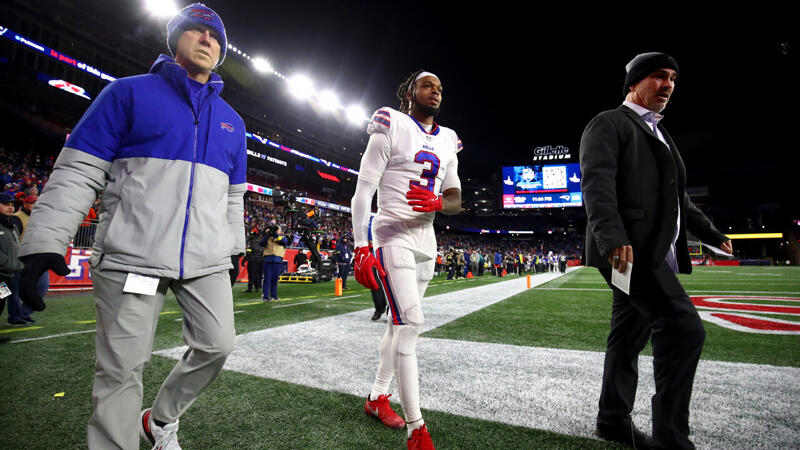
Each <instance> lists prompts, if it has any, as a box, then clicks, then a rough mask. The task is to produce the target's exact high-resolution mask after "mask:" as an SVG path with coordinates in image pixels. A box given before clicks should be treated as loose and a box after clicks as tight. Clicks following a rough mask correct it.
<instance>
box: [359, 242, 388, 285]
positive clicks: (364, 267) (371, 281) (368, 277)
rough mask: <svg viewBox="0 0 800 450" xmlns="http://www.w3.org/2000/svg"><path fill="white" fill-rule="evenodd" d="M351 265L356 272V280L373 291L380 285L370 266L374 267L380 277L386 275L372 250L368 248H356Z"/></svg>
mask: <svg viewBox="0 0 800 450" xmlns="http://www.w3.org/2000/svg"><path fill="white" fill-rule="evenodd" d="M353 267H354V272H355V273H356V281H358V283H359V284H360V285H362V286H364V287H365V288H367V289H370V290H373V291H374V290H377V289H379V288H380V286H378V281H377V280H375V275H374V274H373V273H372V268H373V267H374V268H375V269H376V270H377V271H378V273H379V274H380V275H381V276H382V277H385V276H386V272H385V271H384V270H383V267H381V263H380V262H378V260H377V259H375V256H373V254H372V252H370V251H369V248H367V247H358V248H356V252H355V256H354V257H353Z"/></svg>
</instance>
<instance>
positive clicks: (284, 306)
mask: <svg viewBox="0 0 800 450" xmlns="http://www.w3.org/2000/svg"><path fill="white" fill-rule="evenodd" d="M308 303H314V302H312V301H308V302H299V303H290V304H288V305H277V306H273V308H286V307H288V306H297V305H306V304H308Z"/></svg>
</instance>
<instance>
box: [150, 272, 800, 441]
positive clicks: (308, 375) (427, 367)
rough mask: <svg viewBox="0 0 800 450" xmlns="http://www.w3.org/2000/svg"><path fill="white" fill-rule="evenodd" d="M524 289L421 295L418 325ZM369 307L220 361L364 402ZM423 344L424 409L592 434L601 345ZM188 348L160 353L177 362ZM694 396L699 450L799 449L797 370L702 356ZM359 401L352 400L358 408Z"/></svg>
mask: <svg viewBox="0 0 800 450" xmlns="http://www.w3.org/2000/svg"><path fill="white" fill-rule="evenodd" d="M559 275H560V274H543V275H542V276H534V277H532V281H533V282H534V283H535V284H540V283H543V282H546V281H549V280H552V279H554V278H556V277H557V276H559ZM525 290H526V289H525V279H523V278H516V279H512V280H509V281H505V282H499V283H494V284H488V285H484V286H479V287H475V288H471V289H465V290H460V291H457V292H452V293H447V294H442V295H437V296H433V297H430V298H425V299H424V300H423V311H424V314H425V323H424V325H423V327H422V328H423V331H428V330H431V329H433V328H436V327H438V326H441V325H443V324H445V323H447V322H450V321H452V320H455V319H457V318H459V317H462V316H465V315H467V314H469V313H471V312H473V311H476V310H479V309H482V308H484V307H486V306H489V305H491V304H494V303H497V302H499V301H502V300H504V299H506V298H508V297H510V296H512V295H515V294H518V293H520V292H523V291H525ZM534 295H535V294H534ZM609 303H610V299H609ZM609 307H610V306H609ZM365 311H367V309H365V310H361V311H355V312H352V313H347V314H341V315H337V316H332V317H326V318H321V319H315V320H311V321H307V322H301V323H295V324H291V325H285V326H281V327H276V328H269V329H265V330H260V331H256V332H252V333H247V334H243V335H239V336H237V337H236V349H235V350H234V352H233V353H232V354H231V356H230V357H229V358H228V360H227V362H226V364H225V368H226V369H228V370H233V371H237V372H240V373H245V374H249V375H254V376H259V377H264V378H271V379H276V380H281V381H286V382H291V383H294V384H300V385H304V386H309V387H312V388H318V389H324V390H330V391H336V392H343V393H346V394H350V395H353V396H355V397H357V398H358V399H360V398H362V397H363V396H364V395H366V393H367V392H369V389H370V386H371V384H372V381H373V378H374V375H375V370H376V368H377V364H378V343H379V342H380V337H381V336H382V335H383V333H384V331H385V327H386V322H385V320H386V319H385V318H384V319H381V320H380V321H379V322H380V323H376V322H371V321H370V320H369V318H368V316H365ZM265 343H269V345H266V344H265ZM417 348H418V351H417V355H418V358H419V366H420V402H421V405H422V407H423V408H427V409H433V410H437V411H443V412H447V413H451V414H456V415H462V416H467V417H473V418H477V419H482V420H490V421H496V422H503V423H508V424H512V425H520V426H525V427H529V428H536V429H542V430H549V431H554V432H557V433H562V434H569V435H576V436H583V437H593V435H594V423H595V418H596V414H597V399H598V397H599V391H600V380H601V378H602V371H603V358H604V354H603V353H602V352H590V351H577V350H558V349H550V348H535V347H523V346H514V345H504V344H493V343H478V342H467V341H457V340H451V339H435V338H426V337H421V338H420V339H419V342H418V345H417ZM185 349H186V347H179V348H172V349H166V350H162V351H158V352H155V354H156V355H161V356H166V357H169V358H173V359H178V358H180V357H181V355H182V354H183V353H184V351H185ZM365 355H367V356H370V357H365ZM640 361H641V363H640V364H639V370H640V374H641V376H640V377H639V387H638V391H639V395H638V396H637V397H638V398H637V401H636V404H635V407H634V411H633V418H634V421H635V422H636V424H637V426H638V427H639V428H641V429H643V430H649V429H650V427H651V419H650V417H651V413H650V397H651V396H652V394H653V393H654V387H653V374H652V358H650V357H641V358H640ZM332 373H335V374H337V375H336V376H331V374H332ZM393 392H395V393H396V389H395V390H394V391H393ZM693 392H694V394H693V398H692V404H691V419H690V420H691V422H690V425H691V427H692V431H693V436H692V439H693V440H694V442H695V444H696V445H697V446H698V447H699V448H749V447H752V445H753V443H754V442H755V443H758V445H759V446H763V447H765V448H795V447H800V435H798V433H797V430H798V429H800V412H798V410H797V408H796V399H797V398H800V368H795V367H775V366H766V365H757V364H742V363H727V362H718V361H701V362H700V365H699V367H698V372H697V376H696V380H695V384H694V390H693ZM395 397H396V396H395ZM359 401H360V400H359ZM360 408H361V404H360V403H358V401H356V400H354V405H353V414H356V413H358V412H359V410H360Z"/></svg>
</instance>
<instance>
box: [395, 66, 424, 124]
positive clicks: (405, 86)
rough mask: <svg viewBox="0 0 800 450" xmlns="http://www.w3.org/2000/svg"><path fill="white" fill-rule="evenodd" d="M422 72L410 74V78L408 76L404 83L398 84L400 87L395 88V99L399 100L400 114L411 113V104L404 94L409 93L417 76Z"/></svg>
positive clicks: (420, 70)
mask: <svg viewBox="0 0 800 450" xmlns="http://www.w3.org/2000/svg"><path fill="white" fill-rule="evenodd" d="M422 72H423V70H422V69H419V70H418V71H416V72H414V73H412V74H411V76H409V77H408V78H407V79H406V81H403V82H402V83H400V86H399V87H398V88H397V98H399V99H400V109H399V111H400V112H402V113H409V112H411V102H410V101H409V100H408V99H407V98H406V93H407V92H408V91H409V89H411V88H412V85H413V84H414V81H415V80H416V78H417V75H419V74H421V73H422ZM413 95H414V94H413V92H412V98H413Z"/></svg>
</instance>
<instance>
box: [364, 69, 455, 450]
mask: <svg viewBox="0 0 800 450" xmlns="http://www.w3.org/2000/svg"><path fill="white" fill-rule="evenodd" d="M397 94H398V97H399V98H400V100H401V105H400V111H397V110H394V109H391V108H385V107H384V108H381V109H379V110H377V111H376V112H375V114H373V116H372V119H371V120H370V122H369V125H367V133H369V134H370V138H369V142H368V143H367V149H366V151H365V152H364V156H363V158H362V159H361V170H360V174H359V176H358V183H357V184H356V192H355V195H353V199H352V203H351V205H352V211H353V212H352V214H353V235H354V238H355V245H356V252H355V253H356V256H355V266H356V280H357V281H358V282H359V283H361V284H362V285H364V286H365V287H367V288H370V289H377V288H378V284H377V283H376V282H375V279H374V276H373V272H372V269H373V267H378V272H379V274H380V275H381V276H380V278H381V283H382V285H383V288H384V290H385V294H386V299H387V300H388V302H389V307H390V309H391V311H392V320H391V321H389V324H388V327H387V329H386V333H385V334H384V336H383V341H382V342H381V357H380V363H379V365H378V371H377V375H376V376H375V382H374V383H373V385H372V391H371V392H370V394H369V396H367V399H366V402H365V405H364V411H365V412H367V413H368V414H371V415H374V416H376V417H377V418H378V419H380V420H381V421H382V422H383V423H384V424H385V425H387V426H389V427H394V428H400V427H402V426H403V425H404V424H405V423H404V421H403V419H402V418H400V417H399V416H398V415H397V414H396V413H395V412H394V411H393V410H392V408H391V406H390V404H389V400H388V398H389V395H390V394H389V385H390V383H391V381H392V377H393V376H394V375H396V376H397V386H398V393H399V395H400V404H401V405H402V407H403V413H404V415H405V418H406V420H405V422H407V425H408V428H407V436H408V441H407V445H408V448H409V449H418V448H425V449H428V448H433V442H432V441H431V437H430V434H429V433H428V428H427V427H426V426H425V421H424V420H423V419H422V412H421V411H420V407H419V376H418V368H417V354H416V346H417V337H418V336H419V331H420V326H421V325H422V324H423V321H424V316H423V314H422V297H423V296H424V295H425V290H426V288H427V287H428V283H429V282H430V280H431V278H433V268H434V262H435V258H436V235H435V234H434V230H433V218H434V216H435V213H436V212H437V211H441V212H443V213H445V214H457V213H458V212H459V211H461V181H460V180H459V178H458V157H457V155H456V154H457V153H458V152H459V151H460V150H461V141H460V140H459V139H458V136H456V133H455V132H454V131H453V130H450V129H448V128H444V127H440V126H439V125H437V124H436V123H434V122H433V119H434V117H435V116H436V115H437V114H438V112H439V105H440V103H441V101H442V84H441V82H440V81H439V77H437V76H436V75H434V74H432V73H430V72H423V71H418V72H417V73H414V74H412V75H411V77H409V78H408V79H407V80H406V81H405V82H403V84H401V85H400V88H399V89H398V92H397ZM376 191H377V192H378V214H377V216H376V217H375V220H374V221H373V229H372V236H373V238H374V240H375V249H376V251H375V253H376V255H377V258H376V257H374V256H373V255H372V253H370V251H369V248H368V246H367V226H368V223H369V212H370V208H371V205H372V198H373V196H374V195H375V192H376ZM377 261H380V263H378V262H377Z"/></svg>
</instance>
